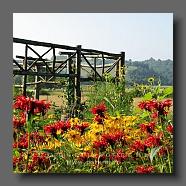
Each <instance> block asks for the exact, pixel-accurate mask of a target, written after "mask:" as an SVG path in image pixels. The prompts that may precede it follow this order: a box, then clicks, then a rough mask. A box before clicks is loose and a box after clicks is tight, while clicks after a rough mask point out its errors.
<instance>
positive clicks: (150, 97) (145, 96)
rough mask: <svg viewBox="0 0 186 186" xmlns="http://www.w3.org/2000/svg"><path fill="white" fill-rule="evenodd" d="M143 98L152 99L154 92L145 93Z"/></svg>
mask: <svg viewBox="0 0 186 186" xmlns="http://www.w3.org/2000/svg"><path fill="white" fill-rule="evenodd" d="M143 99H144V100H150V99H152V93H151V92H149V93H147V94H145V95H144V96H143Z"/></svg>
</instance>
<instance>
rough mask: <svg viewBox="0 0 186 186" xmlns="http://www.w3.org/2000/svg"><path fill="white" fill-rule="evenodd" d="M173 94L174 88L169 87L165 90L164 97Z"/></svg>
mask: <svg viewBox="0 0 186 186" xmlns="http://www.w3.org/2000/svg"><path fill="white" fill-rule="evenodd" d="M172 93H173V87H168V88H165V89H164V90H163V94H164V96H168V95H171V94H172Z"/></svg>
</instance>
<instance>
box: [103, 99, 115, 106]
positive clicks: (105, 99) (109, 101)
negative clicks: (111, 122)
mask: <svg viewBox="0 0 186 186" xmlns="http://www.w3.org/2000/svg"><path fill="white" fill-rule="evenodd" d="M103 99H104V100H105V101H107V102H108V103H109V104H110V105H111V107H112V108H113V109H114V105H113V104H112V103H111V102H110V100H109V99H108V98H106V97H104V98H103Z"/></svg>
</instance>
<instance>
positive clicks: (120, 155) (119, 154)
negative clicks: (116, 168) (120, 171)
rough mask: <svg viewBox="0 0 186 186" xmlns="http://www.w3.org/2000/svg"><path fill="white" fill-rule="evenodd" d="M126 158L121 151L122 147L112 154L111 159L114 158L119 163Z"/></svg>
mask: <svg viewBox="0 0 186 186" xmlns="http://www.w3.org/2000/svg"><path fill="white" fill-rule="evenodd" d="M127 158H128V156H127V155H126V154H124V153H123V151H122V149H118V150H117V153H116V155H115V156H113V159H114V160H116V161H117V162H119V163H122V162H123V161H125V160H126V159H127Z"/></svg>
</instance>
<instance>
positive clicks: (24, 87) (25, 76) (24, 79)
mask: <svg viewBox="0 0 186 186" xmlns="http://www.w3.org/2000/svg"><path fill="white" fill-rule="evenodd" d="M27 54H28V46H27V44H26V45H25V59H24V61H23V68H24V70H25V71H26V70H27ZM26 82H27V75H24V76H23V96H26V95H27V94H26Z"/></svg>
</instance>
